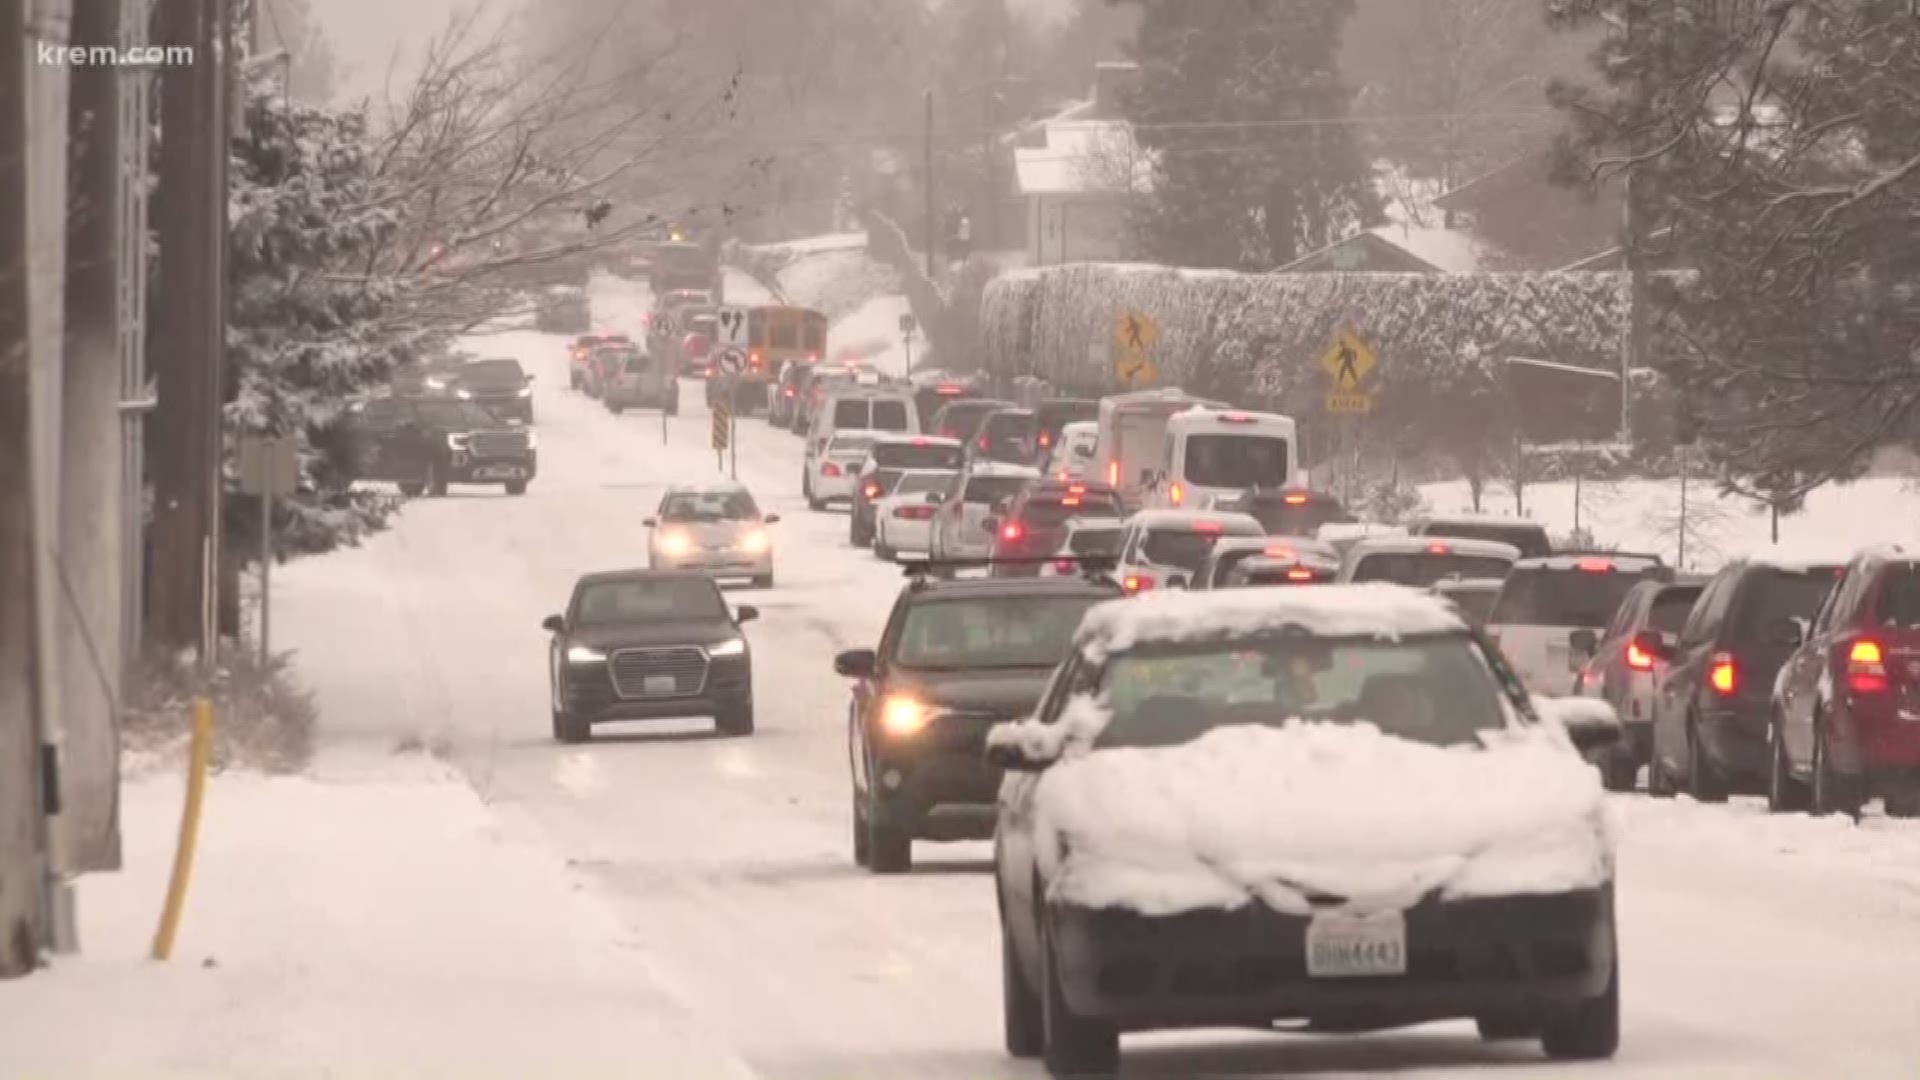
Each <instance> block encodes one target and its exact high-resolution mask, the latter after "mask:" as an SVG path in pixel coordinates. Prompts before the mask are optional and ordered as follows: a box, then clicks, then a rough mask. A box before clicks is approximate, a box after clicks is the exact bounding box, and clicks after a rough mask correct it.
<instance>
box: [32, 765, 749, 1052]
mask: <svg viewBox="0 0 1920 1080" xmlns="http://www.w3.org/2000/svg"><path fill="white" fill-rule="evenodd" d="M182 787H183V784H182V782H181V781H180V780H179V778H178V777H177V776H172V777H169V776H156V777H153V778H150V779H146V780H142V781H138V782H135V783H132V784H129V785H128V786H127V787H126V788H125V790H124V791H123V793H122V806H121V820H122V822H123V824H124V826H125V828H126V842H127V867H126V869H125V870H124V871H122V872H121V873H118V874H110V875H98V876H92V877H87V878H85V879H83V880H82V882H81V888H80V897H79V903H80V915H81V940H82V944H83V946H84V948H85V952H84V954H83V955H82V956H81V957H79V958H74V959H61V960H59V961H58V962H57V963H56V964H55V965H54V967H53V968H52V970H50V971H47V972H43V973H41V974H39V975H36V976H35V977H33V978H31V979H27V980H22V981H19V982H13V983H4V982H0V1074H4V1075H15V1076H19V1075H28V1076H79V1075H125V1076H132V1075H140V1076H159V1075H177V1076H217V1075H224V1076H266V1075H285V1076H295V1075H301V1074H302V1073H307V1074H311V1075H354V1074H364V1075H402V1074H414V1075H428V1074H440V1075H456V1074H457V1075H466V1076H501V1077H505V1076H532V1075H559V1074H566V1075H609V1076H611V1075H623V1076H649V1077H660V1078H662V1080H665V1078H669V1077H673V1078H678V1077H692V1076H700V1077H709V1076H711V1077H727V1076H733V1077H746V1076H750V1075H751V1073H749V1072H748V1071H746V1069H745V1068H744V1066H742V1065H741V1064H740V1063H739V1062H738V1061H737V1060H736V1059H734V1058H732V1057H731V1056H730V1055H729V1054H727V1053H726V1052H725V1051H724V1050H723V1049H721V1048H720V1046H719V1044H717V1043H715V1042H713V1041H712V1040H711V1039H710V1038H708V1037H707V1036H704V1035H702V1034H701V1032H700V1028H699V1023H698V1021H696V1019H695V1018H694V1017H692V1016H691V1015H689V1014H687V1013H685V1012H684V1011H682V1010H680V1009H679V1008H678V1007H676V1006H675V1005H674V1004H673V1003H672V1002H671V1001H670V1000H668V999H667V998H666V997H665V996H664V995H663V993H662V992H661V991H660V989H659V988H658V987H657V986H656V985H655V984H654V983H653V981H652V980H651V978H650V977H649V976H648V974H647V966H648V962H647V958H646V952H645V948H646V946H645V943H644V942H643V941H642V940H640V939H639V938H637V937H636V936H635V935H633V934H632V933H631V932H629V931H628V930H627V929H625V928H624V927H622V926H621V924H620V923H619V921H618V920H617V919H615V918H614V917H613V916H612V914H611V912H610V911H609V909H608V908H607V907H606V906H605V905H603V904H601V903H599V902H598V901H597V900H595V899H594V898H593V897H592V894H590V893H588V892H585V891H583V890H582V882H581V880H580V879H579V878H578V877H577V876H576V875H575V874H573V873H572V872H570V871H568V870H567V869H566V867H565V866H564V864H563V863H562V862H561V861H560V860H559V859H557V858H556V857H554V856H552V855H551V854H549V853H548V852H547V851H545V850H543V849H542V848H540V847H538V846H535V845H534V844H533V843H532V842H531V841H530V837H529V836H528V835H527V834H528V829H527V828H526V827H525V826H524V825H523V824H520V823H517V822H515V821H513V820H503V819H502V818H500V817H499V816H498V815H497V814H496V813H495V812H494V811H492V810H490V809H489V808H488V807H487V806H485V805H483V804H482V803H481V801H480V799H479V798H477V797H476V796H475V794H474V791H473V789H472V788H471V787H469V786H468V785H466V784H465V783H462V782H460V780H459V778H458V777H457V776H456V775H455V774H454V773H453V771H452V770H451V769H450V768H449V767H448V766H447V765H446V764H444V763H443V762H440V761H438V760H437V759H434V758H431V757H427V756H425V755H422V754H405V755H399V756H395V755H385V754H382V755H377V756H373V755H362V754H357V753H352V754H347V753H343V754H329V755H323V757H322V758H321V760H320V762H319V763H318V765H317V766H316V769H315V774H314V775H313V776H311V777H275V778H267V777H261V776H257V775H249V774H242V773H229V774H224V775H220V776H216V777H215V778H214V779H213V780H212V783H211V786H210V788H209V791H208V796H207V804H206V816H205V819H204V825H203V831H202V834H201V843H200V850H199V857H198V860H197V863H196V866H195V871H194V877H193V880H192V886H191V890H190V892H189V893H188V896H187V905H186V909H185V918H184V921H183V923H182V926H181V931H180V937H179V940H178V944H177V947H176V950H175V953H174V958H173V960H172V961H171V962H169V963H158V962H154V961H149V960H148V959H146V956H147V950H148V947H149V944H150V938H151V935H152V933H153V930H154V926H155V922H156V919H157V917H158V912H159V909H160V903H161V898H162V896H163V894H164V891H165V885H166V879H167V873H168V868H169V864H170V860H171V858H172V851H173V843H174V835H175V829H176V827H177V822H178V820H179V812H180V810H179V808H180V802H181V795H182Z"/></svg>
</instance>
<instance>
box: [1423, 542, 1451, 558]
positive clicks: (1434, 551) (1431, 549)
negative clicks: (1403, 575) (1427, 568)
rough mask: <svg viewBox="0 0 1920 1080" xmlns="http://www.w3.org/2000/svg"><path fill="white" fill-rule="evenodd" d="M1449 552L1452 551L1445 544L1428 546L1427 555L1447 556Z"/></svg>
mask: <svg viewBox="0 0 1920 1080" xmlns="http://www.w3.org/2000/svg"><path fill="white" fill-rule="evenodd" d="M1449 550H1451V549H1450V548H1448V547H1447V545H1445V544H1428V545H1427V554H1429V555H1445V554H1446V553H1447V552H1448V551H1449Z"/></svg>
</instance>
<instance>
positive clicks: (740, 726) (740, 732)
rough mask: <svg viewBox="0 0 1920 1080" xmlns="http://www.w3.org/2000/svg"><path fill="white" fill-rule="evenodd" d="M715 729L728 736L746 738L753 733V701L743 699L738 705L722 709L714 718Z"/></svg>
mask: <svg viewBox="0 0 1920 1080" xmlns="http://www.w3.org/2000/svg"><path fill="white" fill-rule="evenodd" d="M713 726H714V729H715V730H716V731H718V732H720V734H722V735H725V736H727V737H728V738H734V739H739V738H745V737H746V736H748V735H751V734H753V702H751V701H743V702H741V703H739V704H738V705H734V706H732V707H730V708H726V709H722V710H721V711H720V712H719V714H718V715H716V716H715V717H714V718H713Z"/></svg>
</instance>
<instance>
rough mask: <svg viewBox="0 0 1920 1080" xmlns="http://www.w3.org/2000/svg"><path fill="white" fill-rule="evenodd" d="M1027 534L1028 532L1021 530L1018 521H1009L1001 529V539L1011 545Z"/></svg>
mask: <svg viewBox="0 0 1920 1080" xmlns="http://www.w3.org/2000/svg"><path fill="white" fill-rule="evenodd" d="M1026 534H1027V531H1026V530H1025V529H1023V528H1021V527H1020V523H1019V522H1017V521H1009V522H1007V523H1006V524H1005V525H1004V526H1002V527H1001V529H1000V539H1002V540H1005V541H1006V542H1008V543H1010V544H1011V543H1014V542H1015V541H1017V540H1019V539H1020V538H1021V537H1022V536H1025V535H1026Z"/></svg>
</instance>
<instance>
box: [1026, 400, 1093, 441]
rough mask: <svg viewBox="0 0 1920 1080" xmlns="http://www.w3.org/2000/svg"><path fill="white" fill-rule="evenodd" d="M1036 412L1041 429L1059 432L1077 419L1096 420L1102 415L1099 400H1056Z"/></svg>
mask: <svg viewBox="0 0 1920 1080" xmlns="http://www.w3.org/2000/svg"><path fill="white" fill-rule="evenodd" d="M1036 414H1037V415H1038V416H1039V418H1040V430H1042V431H1046V432H1050V433H1053V434H1056V435H1057V434H1059V432H1060V429H1061V428H1063V427H1066V426H1067V425H1068V424H1071V423H1073V422H1075V421H1077V420H1094V419H1098V418H1099V416H1100V403H1099V402H1097V401H1056V402H1052V403H1050V404H1046V405H1042V406H1040V408H1039V409H1038V410H1036Z"/></svg>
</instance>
